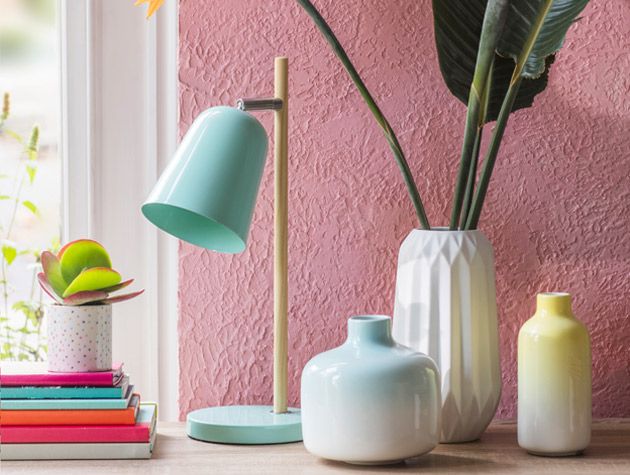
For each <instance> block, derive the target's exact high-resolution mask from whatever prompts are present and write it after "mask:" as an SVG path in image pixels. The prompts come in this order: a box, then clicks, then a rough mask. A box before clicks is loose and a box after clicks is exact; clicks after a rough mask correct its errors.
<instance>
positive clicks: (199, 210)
mask: <svg viewBox="0 0 630 475" xmlns="http://www.w3.org/2000/svg"><path fill="white" fill-rule="evenodd" d="M274 89H275V93H274V97H273V98H271V99H240V100H239V101H238V105H237V107H238V108H231V107H212V108H210V109H207V110H206V111H204V112H202V113H201V114H200V115H199V116H198V117H197V118H196V119H195V121H194V123H193V124H192V125H191V127H190V129H189V130H188V132H187V133H186V136H185V137H184V139H183V140H182V142H181V144H180V146H179V148H178V149H177V152H176V153H175V157H174V158H173V160H172V161H171V162H170V164H169V166H168V167H167V168H166V170H165V171H164V173H163V174H162V176H161V177H160V179H159V180H158V182H157V184H156V185H155V188H154V189H153V191H152V192H151V194H150V196H149V198H148V199H147V201H146V202H145V203H144V205H143V206H142V213H143V214H144V216H145V217H146V218H147V219H148V220H149V221H151V222H152V223H153V224H154V225H156V226H157V227H158V228H160V229H162V230H163V231H165V232H167V233H169V234H171V235H173V236H175V237H177V238H179V239H182V240H184V241H186V242H189V243H191V244H194V245H196V246H200V247H203V248H205V249H211V250H214V251H218V252H224V253H239V252H242V251H243V250H244V249H245V246H246V244H247V235H248V233H249V227H250V224H251V219H252V214H253V212H254V205H255V203H256V197H257V195H258V188H259V185H260V179H261V176H262V172H263V168H264V164H265V157H266V155H267V133H266V132H265V129H264V128H263V126H262V125H261V124H260V122H258V120H256V119H255V118H254V117H253V116H252V115H250V114H249V113H248V112H246V111H247V110H265V109H268V110H274V111H275V123H274V145H275V146H274V171H275V196H274V202H275V205H274V207H275V210H274V212H275V218H274V254H275V256H274V371H273V377H274V378H273V379H274V391H273V406H223V407H210V408H205V409H199V410H196V411H192V412H190V413H189V414H188V417H187V420H186V431H187V434H188V436H189V437H191V438H193V439H198V440H203V441H207V442H220V443H228V444H278V443H285V442H297V441H300V440H302V426H301V422H300V412H299V409H294V408H289V407H287V360H288V356H287V346H288V344H287V340H288V338H287V296H288V293H287V287H288V278H287V208H288V204H287V185H288V183H287V182H288V180H287V168H288V167H287V162H288V159H287V143H288V128H287V123H288V60H287V58H276V59H275V86H274Z"/></svg>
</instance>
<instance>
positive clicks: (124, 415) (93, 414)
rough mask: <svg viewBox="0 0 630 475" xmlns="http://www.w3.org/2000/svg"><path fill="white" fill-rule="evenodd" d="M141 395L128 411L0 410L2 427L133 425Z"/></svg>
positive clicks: (130, 404) (132, 401) (132, 402)
mask: <svg viewBox="0 0 630 475" xmlns="http://www.w3.org/2000/svg"><path fill="white" fill-rule="evenodd" d="M139 405H140V395H138V394H134V395H133V396H132V398H131V401H130V402H129V407H128V408H126V409H44V410H41V409H33V410H17V411H16V410H9V409H4V410H0V425H1V426H3V427H4V426H57V425H72V426H83V425H133V424H135V422H136V415H137V414H138V406H139Z"/></svg>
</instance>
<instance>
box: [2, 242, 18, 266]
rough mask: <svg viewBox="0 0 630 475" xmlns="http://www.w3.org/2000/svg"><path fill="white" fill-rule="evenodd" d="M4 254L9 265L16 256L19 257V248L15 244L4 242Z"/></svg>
mask: <svg viewBox="0 0 630 475" xmlns="http://www.w3.org/2000/svg"><path fill="white" fill-rule="evenodd" d="M2 256H3V257H4V260H5V261H6V262H7V265H11V264H12V263H13V261H14V260H15V258H16V257H17V249H16V248H15V246H13V245H11V244H3V245H2Z"/></svg>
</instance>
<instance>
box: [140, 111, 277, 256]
mask: <svg viewBox="0 0 630 475" xmlns="http://www.w3.org/2000/svg"><path fill="white" fill-rule="evenodd" d="M266 155H267V133H266V132H265V129H264V128H263V126H262V125H261V124H260V122H258V120H257V119H256V118H254V117H253V116H252V115H251V114H249V113H248V112H245V111H243V110H240V109H236V108H232V107H224V106H220V107H212V108H210V109H207V110H205V111H204V112H202V113H201V114H200V115H199V116H198V117H197V118H196V119H195V121H194V122H193V124H192V125H191V127H190V129H189V130H188V132H187V133H186V135H185V137H184V139H183V140H182V142H181V144H180V145H179V147H178V149H177V151H176V153H175V156H174V157H173V159H172V160H171V162H170V163H169V165H168V167H167V168H166V170H165V171H164V172H163V173H162V175H161V177H160V179H159V180H158V182H157V184H156V185H155V187H154V188H153V191H152V192H151V194H150V195H149V197H148V199H147V201H146V202H145V203H144V205H143V206H142V213H143V214H144V216H145V217H146V218H147V219H148V220H149V221H151V222H152V223H153V224H154V225H155V226H157V227H158V228H160V229H162V230H163V231H165V232H167V233H168V234H171V235H173V236H175V237H177V238H179V239H182V240H184V241H186V242H189V243H191V244H194V245H196V246H199V247H203V248H205V249H211V250H214V251H218V252H223V253H239V252H242V251H243V250H245V247H246V243H247V236H248V234H249V227H250V224H251V219H252V215H253V212H254V206H255V203H256V197H257V195H258V189H259V186H260V179H261V176H262V172H263V168H264V165H265V157H266Z"/></svg>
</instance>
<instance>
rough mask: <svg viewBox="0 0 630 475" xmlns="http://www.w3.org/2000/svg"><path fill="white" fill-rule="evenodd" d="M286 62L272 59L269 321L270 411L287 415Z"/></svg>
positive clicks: (287, 101) (283, 59) (282, 59)
mask: <svg viewBox="0 0 630 475" xmlns="http://www.w3.org/2000/svg"><path fill="white" fill-rule="evenodd" d="M288 82H289V78H288V59H287V58H283V57H282V58H276V60H275V80H274V97H275V98H277V99H282V109H280V110H276V111H275V122H274V173H275V187H274V189H275V191H274V258H275V260H274V279H273V296H274V319H273V330H274V333H273V334H274V337H273V345H274V351H273V411H274V412H275V413H282V412H287V365H288V352H287V349H288V348H287V347H288V332H287V330H288V328H287V327H288V325H287V324H288V316H287V313H288V285H289V280H288V272H287V264H288V259H287V233H288V199H287V194H288V154H287V151H288V150H287V149H288V121H289V114H288V112H289V94H288V89H289V87H288Z"/></svg>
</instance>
